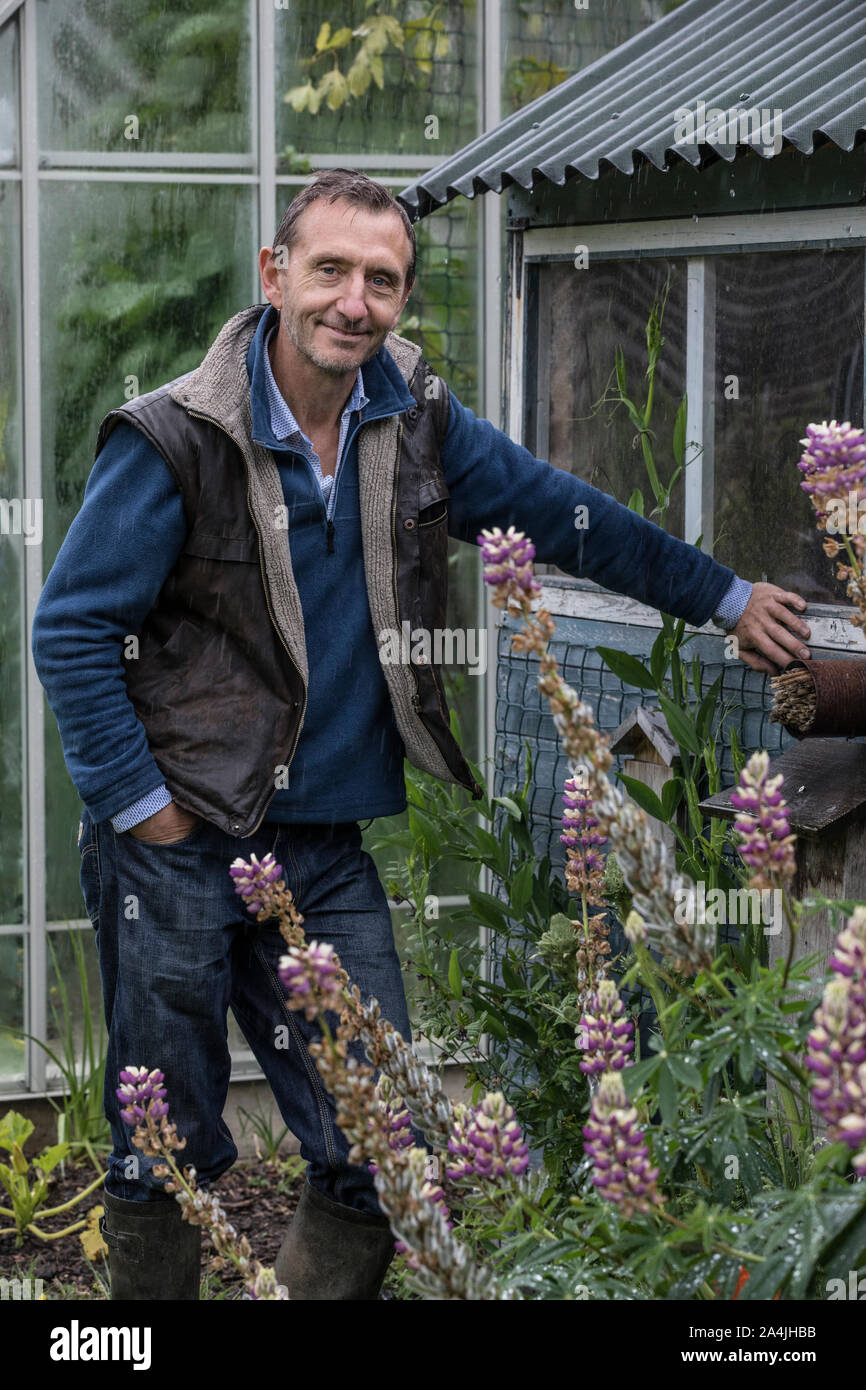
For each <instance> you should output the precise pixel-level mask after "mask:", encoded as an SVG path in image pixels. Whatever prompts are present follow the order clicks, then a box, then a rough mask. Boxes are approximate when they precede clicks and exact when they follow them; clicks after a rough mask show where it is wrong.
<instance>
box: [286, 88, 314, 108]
mask: <svg viewBox="0 0 866 1390" xmlns="http://www.w3.org/2000/svg"><path fill="white" fill-rule="evenodd" d="M312 92H313V88H312V86H311V84H310V83H309V82H307V83H306V84H305V85H304V86H303V87H293V88H292V90H291V91H290V92H286V95H285V96H284V97H283V101H287V102H288V103H289V105H290V106H291V107H292V108H293V110H295V111H303V110H304V107H305V106H308V105H309V104H310V97H311V95H312ZM311 109H312V108H311Z"/></svg>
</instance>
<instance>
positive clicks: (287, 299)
mask: <svg viewBox="0 0 866 1390" xmlns="http://www.w3.org/2000/svg"><path fill="white" fill-rule="evenodd" d="M297 230H298V233H299V235H298V240H297V241H296V242H295V244H294V246H293V247H292V249H291V251H290V253H289V256H288V264H287V268H286V269H285V270H280V271H279V272H278V273H277V276H276V280H275V281H272V282H271V288H270V292H268V298H269V299H270V301H271V303H272V304H274V305H275V306H276V307H277V308H278V309H279V310H280V322H281V325H282V329H283V331H284V332H285V333H286V334H287V335H288V337H289V339H290V341H291V342H292V344H293V345H294V347H295V349H296V351H297V352H298V353H299V354H300V355H301V356H302V357H305V358H306V359H307V360H308V361H310V362H312V363H314V364H315V365H316V366H317V367H320V368H321V369H322V370H323V371H326V372H333V373H334V374H335V375H338V374H344V373H346V372H350V371H352V372H354V371H356V370H357V368H358V367H360V366H362V365H363V364H364V363H365V362H367V361H369V359H370V358H371V357H373V356H375V354H376V353H377V352H378V351H379V348H380V347H381V346H382V344H383V343H384V341H385V338H386V337H387V335H388V333H389V332H390V331H391V329H392V328H393V327H394V326H395V325H396V323H397V320H398V319H399V317H400V313H401V311H402V309H403V306H404V304H405V303H406V300H407V298H408V296H409V289H407V288H405V280H406V272H407V270H408V267H409V256H410V247H409V239H408V237H407V236H406V231H405V228H404V226H403V223H402V221H401V219H400V217H399V216H398V214H397V213H392V212H382V213H374V212H368V211H367V209H366V208H359V207H354V206H353V205H352V204H350V203H347V202H345V201H344V200H343V199H342V198H341V199H338V200H337V201H336V202H334V203H328V202H326V201H325V200H324V199H319V200H318V201H316V202H315V203H312V204H311V205H310V207H308V208H307V210H306V212H305V213H304V214H303V216H302V217H301V219H300V221H299V222H298V226H297ZM265 288H266V292H267V291H268V286H267V285H266V286H265ZM410 288H411V287H410Z"/></svg>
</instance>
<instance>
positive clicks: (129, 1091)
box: [115, 1067, 168, 1128]
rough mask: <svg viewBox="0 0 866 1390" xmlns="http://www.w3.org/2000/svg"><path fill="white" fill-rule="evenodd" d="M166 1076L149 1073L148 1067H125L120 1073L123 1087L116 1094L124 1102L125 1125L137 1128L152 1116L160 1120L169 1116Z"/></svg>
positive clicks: (155, 1071)
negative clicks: (165, 1085) (164, 1083)
mask: <svg viewBox="0 0 866 1390" xmlns="http://www.w3.org/2000/svg"><path fill="white" fill-rule="evenodd" d="M164 1080H165V1076H164V1075H163V1073H162V1072H161V1071H157V1070H154V1071H148V1070H147V1068H146V1067H125V1068H124V1069H123V1071H122V1072H121V1073H120V1081H121V1083H122V1084H121V1085H120V1086H119V1087H118V1088H117V1091H116V1092H115V1094H116V1096H117V1098H118V1100H121V1101H123V1102H124V1108H123V1109H122V1110H121V1112H120V1115H121V1119H122V1120H123V1122H124V1124H127V1125H130V1126H131V1127H133V1128H134V1127H135V1126H136V1125H140V1124H142V1123H144V1121H146V1120H147V1118H148V1116H150V1117H151V1118H152V1119H154V1120H160V1119H162V1117H163V1116H164V1115H167V1114H168V1105H167V1104H166V1099H165V1097H166V1094H167V1092H166V1089H165V1087H164V1086H163V1084H162V1083H163V1081H164Z"/></svg>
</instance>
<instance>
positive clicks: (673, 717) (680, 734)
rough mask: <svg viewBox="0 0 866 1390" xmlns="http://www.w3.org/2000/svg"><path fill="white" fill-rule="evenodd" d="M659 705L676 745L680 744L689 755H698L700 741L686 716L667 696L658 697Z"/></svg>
mask: <svg viewBox="0 0 866 1390" xmlns="http://www.w3.org/2000/svg"><path fill="white" fill-rule="evenodd" d="M659 704H660V705H661V709H662V713H663V715H664V717H665V719H666V720H667V722H668V728H669V729H670V731H671V734H672V736H673V737H674V738H675V739H676V741H677V743H679V744H681V745H682V747H683V748H687V749H688V751H689V752H690V753H700V751H701V745H700V740H699V739H698V736H697V734H696V733H695V729H694V725H693V724H692V722H691V720H690V719H689V717H688V715H686V714H684V713H683V711H682V710H681V709H680V707H679V705H675V704H674V702H673V700H671V699H670V698H669V697H668V696H667V695H661V694H660V695H659Z"/></svg>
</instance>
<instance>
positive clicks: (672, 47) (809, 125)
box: [399, 0, 866, 218]
mask: <svg viewBox="0 0 866 1390" xmlns="http://www.w3.org/2000/svg"><path fill="white" fill-rule="evenodd" d="M700 101H703V102H704V103H705V104H706V108H708V109H709V108H717V109H720V110H721V111H723V112H725V113H732V117H731V126H730V128H729V126H728V123H727V122H726V123H725V128H724V129H722V128H721V126H720V124H719V123H718V120H717V121H716V124H715V125H714V124H713V122H712V121H711V120H709V119H706V118H705V121H704V124H703V127H702V128H699V129H697V130H696V132H695V134H696V137H697V138H696V139H695V141H694V142H693V143H688V140H687V139H685V140H682V142H681V143H677V141H676V140H675V132H677V133H679V134H680V135H681V136H682V135H685V136H688V134H689V132H688V130H687V129H684V128H683V126H682V125H680V126H679V127H678V122H677V118H676V116H675V112H676V111H677V110H678V109H682V108H688V109H689V110H690V111H692V112H693V113H694V114H695V122H696V124H697V120H698V117H699V108H698V103H699V102H700ZM755 110H758V111H767V112H772V113H776V112H780V113H781V115H780V124H779V125H776V124H774V121H775V115H774V116H773V118H770V117H769V116H768V123H767V125H766V127H765V133H764V136H762V137H757V138H758V139H760V140H761V144H760V145H758V144H754V145H753V148H755V149H756V152H757V153H758V154H759V155H760V157H762V158H772V157H773V153H775V152H778V148H779V147H780V146H784V144H785V143H788V144H791V145H793V146H795V147H796V148H797V149H798V150H801V151H802V152H803V153H805V154H811V153H812V152H813V151H814V148H815V139H816V136H818V137H819V140H818V143H823V140H822V139H821V138H820V137H826V138H827V139H828V140H831V141H833V143H835V144H836V145H838V146H839V147H840V148H842V149H844V150H851V149H853V148H854V145H855V144H856V143H858V137H861V136H862V135H863V134H864V133H866V0H687V3H686V4H685V5H683V6H682V7H681V8H680V9H678V10H675V11H674V12H673V14H670V15H667V16H666V17H665V18H664V19H662V20H659V21H658V22H657V23H656V24H653V25H651V26H650V27H649V28H648V29H645V30H644V31H643V32H642V33H640V34H637V35H635V37H634V38H632V39H629V40H628V41H627V42H626V43H624V44H621V45H620V47H619V48H615V49H613V50H612V51H611V52H610V53H607V54H605V56H604V57H602V58H600V59H599V60H598V61H597V62H595V63H592V64H591V65H590V66H589V67H587V68H584V69H583V70H582V71H581V72H578V73H576V74H575V76H574V77H570V78H567V79H566V81H565V82H562V83H560V85H559V86H558V87H556V88H554V90H553V91H551V92H547V93H546V94H545V95H544V96H543V97H539V98H538V99H537V100H536V101H534V102H532V103H531V104H530V105H529V106H526V107H524V108H523V109H522V110H521V111H518V112H516V113H515V114H514V115H513V116H509V117H508V119H507V120H505V121H503V122H502V123H501V124H500V125H498V126H497V127H496V128H495V129H494V130H491V131H488V132H487V134H485V135H481V136H479V137H478V139H476V140H473V141H472V143H471V144H469V145H466V146H465V147H464V148H463V149H462V150H460V151H459V152H458V153H457V154H454V155H451V156H450V157H449V158H448V159H446V160H443V162H442V163H441V164H438V165H437V166H436V167H435V168H434V169H431V170H430V172H429V173H426V174H424V176H423V177H422V178H420V179H418V180H417V181H416V182H415V183H413V184H410V185H409V187H408V188H406V189H404V190H403V192H402V193H401V194H400V195H399V196H400V200H401V201H402V202H403V203H404V204H405V205H406V207H407V209H408V211H409V214H410V216H412V217H415V218H419V217H423V216H425V215H426V214H427V213H428V212H431V211H433V210H434V209H435V208H437V207H441V206H442V205H443V204H445V203H447V202H449V201H450V200H451V199H452V198H454V197H456V196H457V195H458V194H462V195H463V196H464V197H467V198H473V197H475V195H476V194H478V193H486V192H488V191H491V192H494V193H501V192H502V191H503V189H505V188H507V187H508V185H509V184H512V183H515V184H519V185H520V186H521V187H522V188H525V189H527V190H531V189H532V188H534V187H535V186H536V185H537V184H538V183H539V182H541V181H542V180H544V179H548V180H550V181H551V182H552V183H555V184H559V185H562V184H564V183H565V182H567V180H569V179H571V178H574V177H576V176H578V175H582V176H583V177H585V178H590V179H597V178H598V177H599V174H600V173H601V172H602V170H603V168H604V167H608V166H612V167H613V168H616V169H620V170H621V171H622V172H623V173H625V174H631V173H633V172H634V169H635V160H636V157H637V158H638V159H640V157H643V158H644V159H647V160H649V161H650V162H651V163H652V164H654V165H655V166H656V167H657V168H658V169H662V170H667V169H669V168H670V162H671V159H673V160H674V161H675V160H676V158H677V157H679V158H681V159H685V160H688V162H689V163H690V164H693V165H699V164H700V163H701V159H702V157H703V158H704V159H706V157H707V151H708V149H711V150H713V151H715V153H716V154H717V155H719V156H721V157H722V158H723V159H726V160H728V161H729V162H730V161H732V160H733V159H735V158H736V157H737V154H738V153H740V154H742V153H744V152H745V151H744V147H743V144H742V143H740V149H739V151H738V150H737V134H736V128H735V123H736V120H737V117H738V114H739V113H740V112H747V111H755ZM755 124H757V122H755ZM779 129H780V133H781V141H778V140H776V141H775V142H774V136H775V134H776V132H777V131H778V130H779ZM731 134H733V136H734V143H730V139H729V137H730V136H731ZM756 134H757V133H756ZM768 134H769V142H768V143H767V144H764V143H763V142H764V140H766V137H767V135H768Z"/></svg>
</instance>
